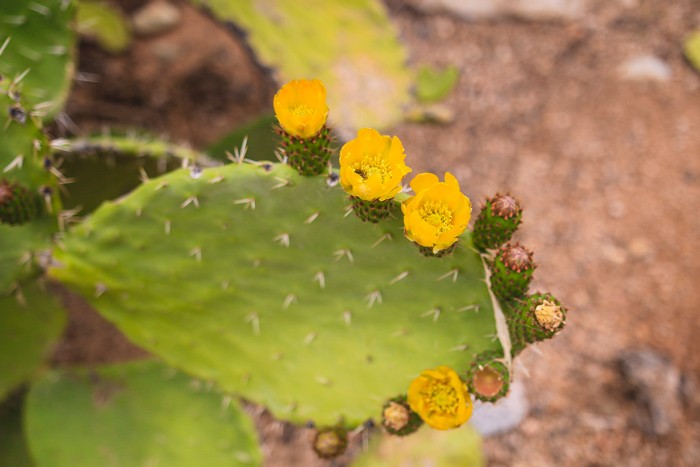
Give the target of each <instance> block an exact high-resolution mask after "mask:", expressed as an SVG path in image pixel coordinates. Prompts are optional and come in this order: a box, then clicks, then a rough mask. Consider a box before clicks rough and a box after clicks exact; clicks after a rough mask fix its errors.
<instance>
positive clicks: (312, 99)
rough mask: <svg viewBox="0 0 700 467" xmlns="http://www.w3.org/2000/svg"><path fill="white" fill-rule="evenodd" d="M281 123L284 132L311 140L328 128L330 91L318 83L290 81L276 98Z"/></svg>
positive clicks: (275, 106)
mask: <svg viewBox="0 0 700 467" xmlns="http://www.w3.org/2000/svg"><path fill="white" fill-rule="evenodd" d="M273 106H274V108H275V115H276V116H277V120H278V121H279V122H280V125H282V128H284V131H286V132H287V133H289V134H290V135H292V136H297V137H299V138H310V137H312V136H314V135H315V134H316V133H318V132H319V131H321V128H323V125H325V124H326V117H327V116H328V105H327V104H326V88H325V87H324V86H323V83H322V82H321V81H319V80H317V79H312V80H307V79H298V80H294V81H290V82H288V83H287V84H285V85H284V86H282V88H281V89H280V90H279V91H277V94H275V99H274V101H273Z"/></svg>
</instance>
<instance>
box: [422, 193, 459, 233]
mask: <svg viewBox="0 0 700 467" xmlns="http://www.w3.org/2000/svg"><path fill="white" fill-rule="evenodd" d="M418 214H419V215H420V217H421V218H422V219H423V220H424V221H425V222H427V223H428V224H430V225H432V226H433V227H437V232H438V235H439V234H442V233H444V232H446V231H447V230H449V229H450V227H451V225H452V210H450V208H449V207H448V206H447V205H445V203H440V202H438V201H426V202H425V203H423V204H422V205H421V207H420V208H418Z"/></svg>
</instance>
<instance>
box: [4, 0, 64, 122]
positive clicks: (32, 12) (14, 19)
mask: <svg viewBox="0 0 700 467" xmlns="http://www.w3.org/2000/svg"><path fill="white" fill-rule="evenodd" d="M74 3H75V2H74V1H71V0H34V1H15V0H12V1H2V2H0V48H1V47H2V45H3V44H4V43H5V41H6V40H8V39H9V42H7V45H6V47H5V51H4V53H3V54H2V55H0V74H1V75H4V77H5V78H6V79H8V80H13V79H14V78H15V77H17V76H20V75H22V74H23V73H24V72H25V71H27V70H28V73H27V75H26V76H25V77H24V79H22V85H23V88H24V90H23V93H22V95H23V97H24V98H25V99H26V100H27V102H28V103H29V105H31V106H35V105H38V104H41V106H40V107H41V111H42V112H43V113H46V114H47V115H49V116H52V115H55V114H56V113H57V112H58V111H60V109H61V107H63V103H64V102H65V100H66V98H67V97H68V91H69V89H70V83H71V78H72V76H73V69H74V64H73V55H74V49H75V33H74V32H73V29H72V24H71V23H72V21H73V18H74V16H75V7H74ZM2 112H3V113H4V109H2Z"/></svg>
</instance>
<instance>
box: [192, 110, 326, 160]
mask: <svg viewBox="0 0 700 467" xmlns="http://www.w3.org/2000/svg"><path fill="white" fill-rule="evenodd" d="M276 123H277V118H276V117H275V115H274V114H272V113H269V114H268V113H266V114H263V115H262V116H260V117H257V118H255V119H253V120H251V121H249V122H247V123H246V124H244V125H242V126H240V127H238V128H236V129H234V130H233V131H232V132H231V133H229V134H227V135H226V136H224V137H223V138H221V139H220V140H218V141H216V142H214V143H213V144H211V145H210V146H209V147H207V148H206V150H205V152H206V153H207V154H209V155H210V156H211V157H212V159H215V160H219V161H225V160H226V159H227V157H228V154H227V153H229V154H232V153H233V152H234V150H235V148H240V147H242V146H243V141H246V145H247V147H249V148H255V150H254V151H251V152H249V153H247V154H246V157H247V158H248V159H252V160H256V161H257V160H260V159H268V158H269V157H270V156H269V154H274V152H275V149H277V147H278V142H277V141H275V139H274V138H270V128H272V127H273V125H275V124H276ZM336 159H337V157H336ZM335 162H336V165H338V164H337V160H336V161H335Z"/></svg>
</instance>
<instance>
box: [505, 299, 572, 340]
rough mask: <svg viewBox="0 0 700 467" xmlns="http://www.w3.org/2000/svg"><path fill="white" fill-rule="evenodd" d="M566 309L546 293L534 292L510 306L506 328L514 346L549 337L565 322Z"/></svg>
mask: <svg viewBox="0 0 700 467" xmlns="http://www.w3.org/2000/svg"><path fill="white" fill-rule="evenodd" d="M566 313H567V310H566V308H564V307H563V306H561V303H559V300H557V299H556V298H555V297H554V296H552V295H551V294H548V293H536V294H533V295H530V296H528V297H526V298H525V299H523V300H522V301H520V302H519V303H518V304H516V305H514V306H512V307H510V309H509V313H508V316H507V320H508V328H509V330H510V335H511V340H512V341H513V347H514V348H521V347H524V346H525V345H526V344H527V343H532V342H537V341H542V340H545V339H550V338H551V337H553V336H554V335H555V334H556V333H557V332H558V331H560V330H561V329H562V328H563V327H564V325H565V324H566Z"/></svg>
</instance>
